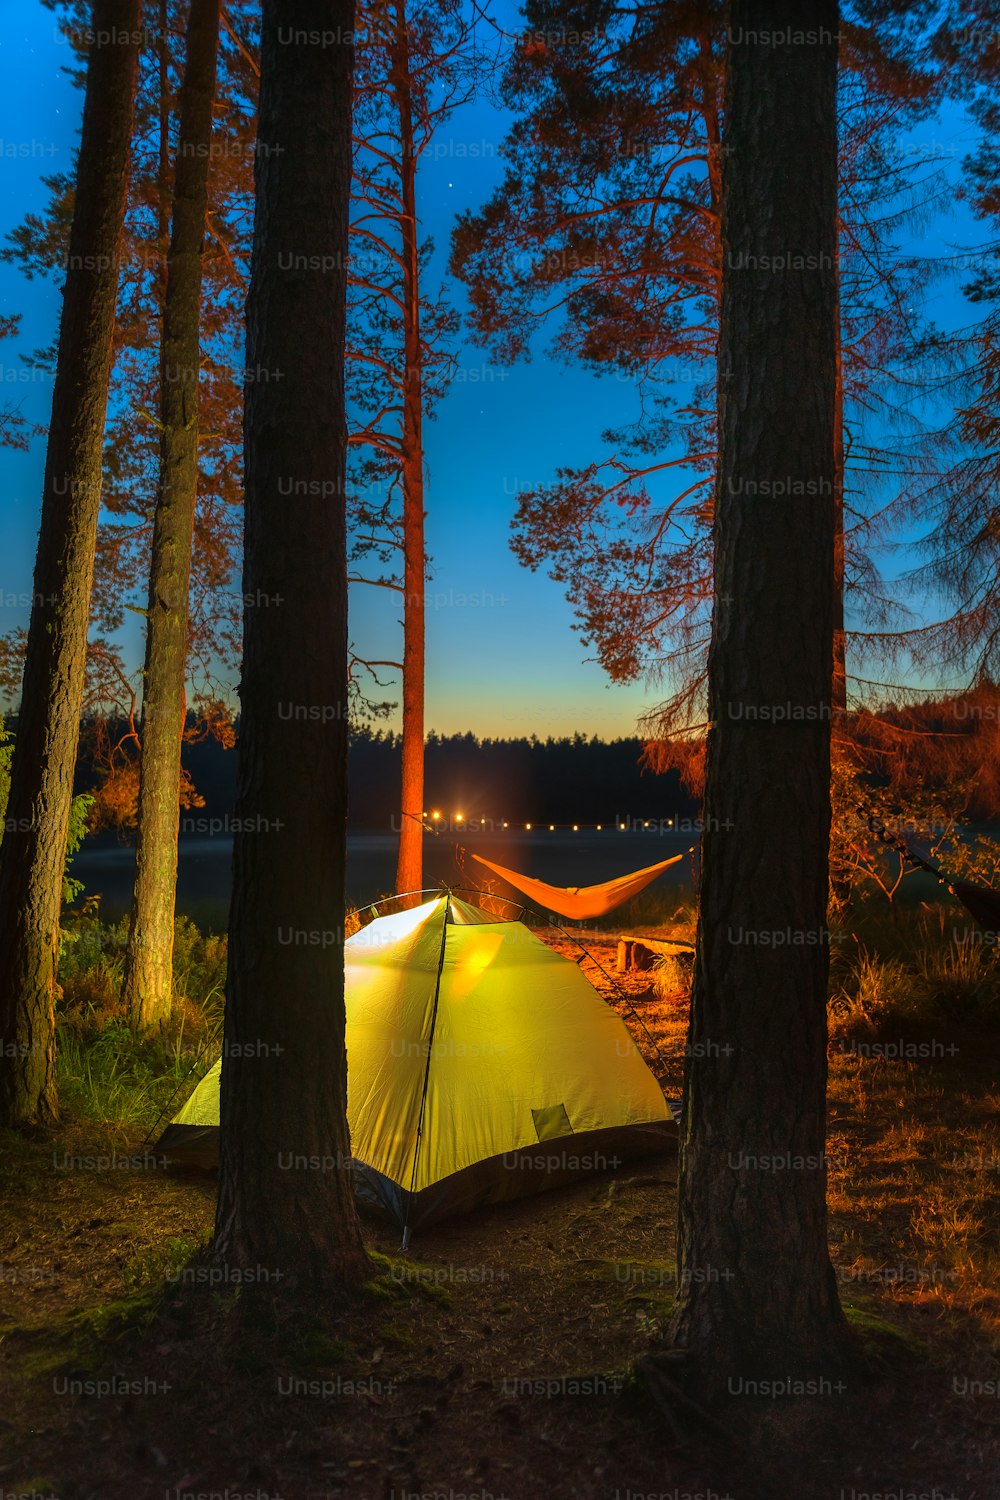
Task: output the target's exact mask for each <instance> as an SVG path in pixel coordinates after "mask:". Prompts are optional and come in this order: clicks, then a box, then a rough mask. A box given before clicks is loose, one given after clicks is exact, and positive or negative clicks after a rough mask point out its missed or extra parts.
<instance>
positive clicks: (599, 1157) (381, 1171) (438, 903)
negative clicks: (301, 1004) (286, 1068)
mask: <svg viewBox="0 0 1000 1500" xmlns="http://www.w3.org/2000/svg"><path fill="white" fill-rule="evenodd" d="M344 956H345V978H346V1002H347V1062H348V1087H347V1114H348V1121H349V1123H350V1128H351V1150H352V1162H353V1166H354V1169H355V1175H356V1181H357V1187H358V1194H359V1197H361V1198H362V1199H366V1200H368V1201H370V1202H372V1203H374V1204H375V1205H377V1206H379V1207H381V1208H382V1209H384V1210H386V1211H388V1212H389V1213H390V1214H391V1215H392V1217H393V1218H395V1219H396V1220H397V1221H398V1222H399V1223H400V1224H402V1225H403V1226H404V1230H405V1231H406V1238H408V1235H409V1231H410V1230H411V1229H413V1228H416V1227H417V1226H418V1225H425V1224H427V1223H429V1222H431V1221H433V1220H435V1219H439V1218H443V1217H445V1216H446V1215H448V1214H451V1213H455V1212H460V1211H463V1210H467V1209H470V1208H473V1207H475V1206H476V1205H477V1204H479V1203H484V1202H498V1201H500V1200H503V1199H507V1198H514V1197H519V1196H521V1195H522V1194H526V1193H531V1192H536V1191H538V1190H539V1189H541V1188H544V1187H549V1186H553V1185H555V1184H556V1183H560V1182H564V1181H568V1180H570V1179H572V1178H573V1177H575V1176H578V1175H580V1174H581V1173H585V1172H590V1171H601V1170H605V1169H607V1168H608V1167H613V1166H616V1165H618V1164H620V1162H621V1161H622V1160H623V1159H625V1158H626V1157H627V1156H632V1155H640V1154H646V1153H648V1152H657V1151H663V1150H665V1149H670V1148H672V1146H673V1144H674V1142H675V1140H676V1126H675V1125H674V1123H673V1119H672V1117H671V1114H670V1111H669V1109H668V1107H667V1104H666V1101H665V1099H664V1097H663V1093H662V1091H661V1089H660V1087H659V1085H658V1083H657V1082H656V1079H655V1078H654V1077H653V1075H652V1073H651V1072H650V1070H649V1068H648V1067H647V1066H646V1064H645V1062H644V1061H643V1059H642V1057H641V1056H640V1054H639V1052H638V1051H637V1049H636V1046H635V1043H634V1042H633V1040H632V1038H631V1036H630V1035H629V1033H628V1031H627V1030H626V1028H625V1025H624V1023H623V1022H622V1021H621V1020H620V1018H619V1017H618V1016H617V1015H616V1014H615V1012H614V1011H613V1010H611V1008H610V1007H609V1006H608V1005H607V1004H605V1002H604V1000H602V998H601V997H600V995H598V993H597V991H596V990H595V989H594V988H593V986H592V985H591V984H590V983H589V982H588V981H587V979H586V978H585V977H584V975H583V974H582V973H581V972H580V969H579V968H578V967H577V965H576V964H575V963H572V962H571V961H570V960H569V959H567V958H564V957H562V955H561V954H559V953H556V952H555V951H554V949H552V948H550V947H548V945H547V944H545V943H543V942H542V941H541V939H540V938H538V937H536V936H535V934H534V933H532V932H531V931H530V930H529V929H528V928H527V927H526V926H525V925H524V924H523V923H521V922H509V921H506V922H505V921H498V920H497V919H496V918H495V917H492V916H490V915H488V914H487V913H485V912H482V911H480V910H479V909H478V908H477V907H475V906H471V905H469V904H468V903H467V902H464V901H460V900H458V899H457V898H455V897H454V896H450V897H448V896H440V897H438V898H436V899H435V900H432V901H429V902H427V903H426V904H424V905H422V906H418V907H416V908H414V909H412V910H410V911H404V912H399V913H397V914H395V915H392V916H386V917H379V918H377V919H376V920H375V921H373V922H371V923H370V924H369V925H368V926H367V927H364V928H362V930H361V931H360V932H358V933H356V934H355V935H354V936H353V937H352V938H349V939H348V941H347V943H346V945H345V955H344ZM219 1081H220V1065H216V1067H215V1068H214V1069H213V1070H212V1071H211V1072H210V1073H209V1074H207V1075H206V1077H205V1078H204V1079H203V1080H202V1081H201V1083H200V1084H199V1085H198V1087H197V1088H196V1089H195V1091H194V1093H193V1094H192V1095H191V1097H190V1099H189V1100H188V1102H187V1103H186V1104H185V1105H184V1107H183V1109H181V1111H180V1112H179V1113H178V1114H177V1115H176V1117H175V1118H174V1120H173V1121H172V1123H171V1124H170V1125H169V1126H168V1127H167V1129H166V1131H165V1132H164V1133H163V1135H162V1137H161V1139H160V1142H159V1145H158V1149H159V1150H160V1151H161V1152H162V1153H163V1155H164V1156H166V1157H167V1159H168V1160H171V1161H179V1162H184V1161H187V1162H197V1163H199V1164H202V1165H206V1164H209V1163H210V1162H212V1161H214V1160H216V1159H217V1151H218V1141H217V1137H218V1126H219Z"/></svg>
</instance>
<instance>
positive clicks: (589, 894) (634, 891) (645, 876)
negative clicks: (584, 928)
mask: <svg viewBox="0 0 1000 1500" xmlns="http://www.w3.org/2000/svg"><path fill="white" fill-rule="evenodd" d="M688 853H690V850H689V851H688ZM472 857H473V859H476V860H478V861H479V863H480V864H481V865H485V866H486V868H487V869H488V870H492V871H493V873H494V875H499V876H500V878H501V880H506V881H507V883H508V885H512V886H513V887H514V889H515V890H517V891H521V892H523V894H524V895H525V896H530V897H531V899H532V900H533V901H537V903H538V905H539V906H541V907H543V908H544V909H545V911H554V912H558V913H559V915H560V916H561V917H569V918H571V919H572V920H574V921H577V920H581V919H584V918H587V917H603V916H604V915H605V913H606V912H609V911H614V909H615V907H616V906H621V905H622V903H623V902H624V901H627V900H628V899H629V897H630V896H637V895H638V894H639V892H640V891H642V890H645V888H646V886H647V885H649V884H650V882H651V881H654V880H655V879H656V877H657V875H662V874H663V872H664V870H669V868H670V866H671V865H675V864H677V862H678V860H681V859H683V858H684V855H683V854H675V855H674V857H673V859H665V860H664V861H663V862H662V864H658V865H647V866H646V868H645V869H644V870H636V871H635V872H634V874H632V875H620V876H619V877H618V879H617V880H608V881H605V883H604V885H584V886H579V885H570V886H561V885H546V884H545V882H544V880H533V879H532V878H531V876H530V875H519V874H518V872H517V871H516V870H508V869H506V868H505V867H504V866H503V865H495V864H494V863H493V861H492V860H491V859H483V856H482V855H481V854H473V856H472Z"/></svg>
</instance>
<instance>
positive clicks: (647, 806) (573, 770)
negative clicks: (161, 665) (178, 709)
mask: <svg viewBox="0 0 1000 1500" xmlns="http://www.w3.org/2000/svg"><path fill="white" fill-rule="evenodd" d="M643 747H644V741H643V740H641V739H639V738H630V739H616V740H601V739H597V738H591V739H588V738H586V736H584V735H582V734H577V735H574V736H573V737H572V738H565V739H546V740H539V739H536V738H534V737H532V738H531V739H504V740H500V739H478V738H477V737H476V736H475V735H474V734H455V735H436V734H432V735H431V736H430V737H429V738H428V740H427V759H426V789H427V795H426V799H425V801H426V807H427V811H428V813H431V812H433V811H439V812H440V813H441V815H442V820H450V819H453V818H454V817H455V815H456V814H458V813H461V814H462V816H463V818H464V819H465V820H466V821H471V820H476V821H480V820H484V821H486V822H487V823H489V821H491V820H492V821H494V822H497V823H499V822H502V821H503V820H504V819H509V820H510V821H511V822H515V821H516V822H544V821H548V822H554V823H573V822H581V823H584V822H585V823H594V822H597V823H601V822H611V821H612V820H613V819H614V817H615V815H616V814H617V815H618V816H619V817H620V818H622V819H625V818H631V819H646V818H649V819H652V818H657V819H659V818H670V817H675V818H676V817H694V816H696V815H697V804H696V802H695V801H694V800H693V799H692V798H691V797H690V796H689V795H688V794H687V793H686V792H685V791H684V790H683V788H682V787H681V784H680V778H679V776H678V774H677V772H676V771H668V772H665V773H664V774H661V775H657V774H654V773H653V772H650V771H649V770H644V769H643V767H642V765H641V764H640V762H641V758H642V753H643ZM399 762H400V740H399V736H398V735H396V734H393V733H392V732H391V731H381V730H377V731H370V730H365V729H361V730H358V731H356V732H355V733H354V734H353V735H352V738H351V748H350V762H349V785H350V823H351V826H352V827H353V828H355V829H358V830H362V829H367V830H370V831H380V832H385V831H389V830H391V829H393V828H394V827H398V810H399ZM184 764H185V766H186V768H187V770H188V772H189V773H190V776H191V779H192V781H193V782H194V784H195V787H196V788H197V790H198V792H199V793H200V795H201V796H202V797H204V799H205V807H204V808H203V809H192V811H191V813H190V814H186V815H185V819H186V820H187V819H190V820H192V821H191V822H189V823H188V826H189V828H194V827H196V826H197V819H198V818H199V817H225V816H226V815H228V814H231V813H232V811H233V804H234V801H235V795H236V755H235V753H234V752H233V751H231V750H224V749H222V748H221V747H220V746H219V745H218V743H217V742H215V741H214V740H203V741H201V742H200V743H198V744H192V745H186V746H185V747H184ZM183 826H184V825H183V824H182V827H183Z"/></svg>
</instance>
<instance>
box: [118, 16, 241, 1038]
mask: <svg viewBox="0 0 1000 1500" xmlns="http://www.w3.org/2000/svg"><path fill="white" fill-rule="evenodd" d="M219 11H220V0H191V10H190V12H189V17H188V33H187V56H186V59H185V67H184V83H183V86H182V89H181V105H180V136H179V143H178V152H177V165H176V171H175V174H174V211H173V226H172V230H171V236H170V254H169V257H168V261H167V291H166V301H165V306H164V315H163V339H162V346H161V352H162V357H161V361H160V420H161V433H160V494H159V499H158V501H157V505H156V512H155V515H154V517H153V545H152V558H151V564H150V579H149V604H148V608H147V612H146V664H145V670H144V673H143V695H142V758H141V760H140V767H139V833H138V843H137V847H136V873H135V887H134V891H133V898H132V920H131V925H130V928H129V936H128V946H127V948H126V951H125V972H124V976H123V979H122V1005H123V1008H124V1010H125V1013H126V1014H127V1015H128V1016H129V1017H131V1019H132V1020H133V1022H134V1023H135V1024H136V1025H138V1026H141V1027H143V1028H148V1027H153V1026H157V1025H162V1024H163V1022H165V1021H167V1020H168V1019H169V1017H170V1009H171V1000H172V989H173V985H172V957H173V944H174V903H175V896H176V889H177V823H178V809H179V804H180V776H181V736H182V734H183V732H184V714H185V698H184V685H185V678H186V670H187V650H188V596H189V590H190V580H191V547H192V538H193V535H194V515H195V503H196V500H197V494H198V382H199V365H200V357H201V281H202V264H201V260H202V245H203V241H204V235H205V213H206V210H207V207H208V164H209V154H210V147H211V142H212V102H213V99H214V96H215V69H216V57H217V54H218V47H219Z"/></svg>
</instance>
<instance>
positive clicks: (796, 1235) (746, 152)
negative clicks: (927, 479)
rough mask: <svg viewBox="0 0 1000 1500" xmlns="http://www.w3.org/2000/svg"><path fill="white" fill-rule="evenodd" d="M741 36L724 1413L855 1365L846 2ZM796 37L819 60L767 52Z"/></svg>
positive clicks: (695, 1298) (691, 1312) (713, 962)
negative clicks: (843, 979)
mask: <svg viewBox="0 0 1000 1500" xmlns="http://www.w3.org/2000/svg"><path fill="white" fill-rule="evenodd" d="M730 26H731V30H730V32H729V37H728V58H727V65H728V73H727V85H726V88H727V98H726V128H725V163H724V185H723V295H722V318H721V333H720V361H719V363H720V367H721V369H722V370H724V371H727V372H729V373H728V376H727V378H726V379H725V380H723V381H722V382H721V383H720V401H719V419H720V420H719V426H720V461H719V477H718V488H717V498H716V518H715V552H716V558H715V567H716V573H715V576H716V590H717V593H716V602H715V618H714V622H713V634H712V646H711V652H710V663H709V703H710V708H709V712H710V724H711V728H710V730H709V735H708V751H707V773H706V790H705V805H704V817H705V832H704V835H703V844H702V880H701V907H700V919H699V929H698V940H697V956H696V965H695V980H694V993H693V998H692V1015H691V1026H690V1032H689V1045H688V1060H687V1064H686V1087H685V1105H684V1118H683V1123H682V1143H681V1181H680V1201H679V1226H678V1276H679V1289H678V1300H677V1305H676V1312H675V1316H674V1320H673V1325H672V1329H671V1337H672V1339H673V1341H674V1342H675V1343H676V1344H678V1345H682V1346H684V1347H687V1348H689V1349H690V1350H691V1351H692V1352H693V1355H694V1358H695V1377H694V1378H695V1379H696V1380H697V1381H699V1382H700V1383H701V1386H702V1389H703V1390H704V1391H705V1392H706V1394H709V1395H711V1396H715V1397H718V1396H721V1395H725V1394H739V1393H743V1392H746V1393H749V1392H748V1388H747V1386H746V1385H745V1384H744V1382H746V1381H750V1380H753V1381H759V1380H761V1379H768V1380H779V1381H780V1380H786V1379H788V1378H789V1377H791V1378H793V1379H804V1380H808V1381H815V1382H818V1383H819V1386H818V1392H819V1393H820V1394H827V1393H828V1388H827V1386H826V1385H825V1384H823V1382H827V1381H828V1382H829V1383H830V1388H831V1389H835V1387H836V1383H837V1382H838V1381H839V1379H840V1378H841V1375H842V1373H843V1371H844V1370H845V1369H846V1368H847V1366H848V1364H849V1360H850V1351H851V1347H852V1343H851V1338H850V1334H849V1330H848V1327H847V1324H846V1321H845V1319H844V1316H843V1313H842V1311H841V1308H840V1304H839V1300H838V1297H837V1288H836V1281H835V1277H834V1273H833V1270H832V1267H831V1264H830V1260H829V1255H828V1249H827V1220H826V1170H825V1164H826V1155H825V1121H826V1103H825V1089H826V983H827V968H828V960H829V950H828V938H829V935H828V931H827V926H826V920H827V918H826V913H827V896H828V853H829V831H830V720H831V714H832V663H833V630H834V601H833V584H834V510H835V504H834V497H835V489H836V469H835V458H834V432H835V385H836V286H835V258H836V232H835V216H836V179H837V142H836V67H837V42H836V33H837V30H838V13H837V3H836V0H814V3H813V4H812V5H811V6H810V7H809V8H808V11H807V12H804V11H803V8H802V6H801V3H800V0H734V3H733V6H732V15H731V22H730ZM803 28H809V29H811V31H812V32H813V33H814V40H813V41H812V42H806V43H803V42H801V41H799V42H798V43H796V42H795V41H794V40H793V41H791V42H788V43H782V42H780V41H772V43H771V44H770V45H769V44H767V42H766V38H767V37H768V36H770V37H772V38H773V37H775V36H780V34H781V33H782V32H783V31H785V32H790V33H795V32H796V31H798V32H801V31H802V30H803ZM772 257H773V258H774V259H770V258H772ZM800 258H801V259H800Z"/></svg>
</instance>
